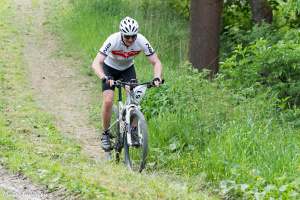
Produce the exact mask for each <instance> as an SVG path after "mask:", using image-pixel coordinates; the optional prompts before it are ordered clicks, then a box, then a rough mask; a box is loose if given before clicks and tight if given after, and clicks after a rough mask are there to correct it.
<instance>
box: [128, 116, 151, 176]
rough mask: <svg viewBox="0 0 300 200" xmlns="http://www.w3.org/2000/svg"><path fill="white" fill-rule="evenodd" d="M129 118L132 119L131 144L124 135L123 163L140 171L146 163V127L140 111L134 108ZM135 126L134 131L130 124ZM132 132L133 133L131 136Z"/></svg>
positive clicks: (133, 169)
mask: <svg viewBox="0 0 300 200" xmlns="http://www.w3.org/2000/svg"><path fill="white" fill-rule="evenodd" d="M130 119H131V121H132V124H131V128H130V129H129V130H128V131H131V133H130V134H131V139H132V142H131V144H130V143H129V142H128V138H127V137H126V136H124V153H125V164H126V165H127V166H128V168H129V169H131V170H132V171H137V172H142V170H143V169H144V168H145V165H146V158H147V154H148V129H147V124H146V120H145V118H144V115H143V114H142V112H141V111H139V110H135V111H133V112H132V114H131V116H130ZM133 123H135V125H134V126H136V127H135V128H134V129H135V130H134V132H133V131H132V125H133ZM132 134H135V136H134V137H133V135H132Z"/></svg>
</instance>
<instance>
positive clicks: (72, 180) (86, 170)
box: [0, 0, 213, 199]
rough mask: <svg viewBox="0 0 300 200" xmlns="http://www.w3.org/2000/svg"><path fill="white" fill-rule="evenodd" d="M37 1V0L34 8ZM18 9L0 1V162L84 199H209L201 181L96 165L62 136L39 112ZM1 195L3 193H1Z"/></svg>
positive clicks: (54, 188)
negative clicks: (28, 70)
mask: <svg viewBox="0 0 300 200" xmlns="http://www.w3.org/2000/svg"><path fill="white" fill-rule="evenodd" d="M35 2H36V1H33V3H35ZM13 10H15V7H14V4H13V3H12V2H10V1H7V0H2V1H1V2H0V11H1V12H0V18H1V24H0V26H1V29H0V54H1V57H0V82H1V84H0V92H1V96H0V110H1V112H0V162H1V164H2V165H4V166H5V167H6V168H8V169H9V170H10V171H12V172H14V173H16V172H18V173H22V174H24V175H25V176H26V177H28V178H30V179H31V180H32V181H33V182H35V183H39V184H42V185H45V186H47V188H48V190H49V191H56V190H58V189H59V188H65V189H67V192H65V194H66V195H67V194H72V195H76V196H77V195H78V197H80V198H83V199H121V198H122V199H153V198H155V199H183V198H185V199H210V198H213V197H211V196H209V195H207V194H203V193H202V192H201V189H202V188H200V186H201V181H199V180H195V182H188V183H185V180H184V179H183V178H180V177H176V176H172V177H171V178H170V177H168V176H166V175H164V174H159V175H158V174H155V173H152V174H148V175H142V174H133V173H131V172H129V171H128V170H127V169H125V168H124V167H123V166H122V165H114V164H113V163H98V162H95V161H93V160H90V159H89V158H87V157H86V156H85V155H83V154H82V153H81V148H80V146H79V145H78V144H77V143H76V142H75V141H73V140H72V139H70V138H67V137H65V136H64V135H62V134H61V133H60V132H59V131H58V130H57V128H56V127H55V125H54V119H53V117H52V116H51V115H49V114H47V113H45V112H44V111H42V110H40V108H39V107H38V106H37V103H36V102H35V100H34V97H33V95H32V91H31V87H30V83H29V81H28V79H27V74H28V72H27V69H26V67H24V66H26V65H25V62H24V58H23V54H22V47H23V45H24V44H23V40H22V30H20V29H19V28H18V27H16V26H17V23H15V21H14V18H13V17H14V15H15V13H14V12H13ZM2 193H3V192H2Z"/></svg>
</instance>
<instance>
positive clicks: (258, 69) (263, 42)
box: [221, 28, 300, 107]
mask: <svg viewBox="0 0 300 200" xmlns="http://www.w3.org/2000/svg"><path fill="white" fill-rule="evenodd" d="M258 29H259V28H258ZM268 37H269V38H267V39H266V38H259V39H257V40H254V41H253V42H252V43H250V45H249V46H245V47H244V46H242V45H238V46H237V47H236V48H235V50H234V52H233V54H232V55H231V56H229V57H228V58H226V59H225V61H224V62H223V63H222V65H221V70H222V73H224V74H225V76H226V77H227V78H228V79H230V80H231V81H230V82H228V83H229V84H230V87H231V88H235V90H241V89H245V88H249V87H253V86H255V87H257V86H258V87H257V88H259V89H261V88H271V89H272V91H274V92H276V93H277V94H278V97H279V99H280V100H281V102H286V105H287V106H289V107H292V106H294V105H297V106H299V105H300V97H299V96H300V92H299V91H300V67H299V66H300V59H299V54H300V45H299V44H300V43H299V37H300V32H298V31H292V30H291V31H289V32H287V33H286V34H284V35H283V38H282V39H281V40H279V41H276V39H274V38H275V37H276V36H274V37H272V36H268ZM272 39H274V40H273V41H272ZM274 41H276V42H275V43H274Z"/></svg>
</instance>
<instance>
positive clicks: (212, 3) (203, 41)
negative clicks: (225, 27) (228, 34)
mask: <svg viewBox="0 0 300 200" xmlns="http://www.w3.org/2000/svg"><path fill="white" fill-rule="evenodd" d="M222 7H223V1H222V0H191V4H190V12H191V19H190V47H189V58H190V62H191V63H192V65H193V66H194V67H195V68H198V69H204V68H206V69H209V70H211V72H212V73H211V75H213V74H216V73H217V72H218V69H219V64H218V62H219V59H218V57H219V34H220V24H221V12H222Z"/></svg>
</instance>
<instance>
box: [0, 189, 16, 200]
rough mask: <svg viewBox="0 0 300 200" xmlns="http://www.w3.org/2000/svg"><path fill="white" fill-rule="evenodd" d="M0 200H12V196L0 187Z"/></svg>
mask: <svg viewBox="0 0 300 200" xmlns="http://www.w3.org/2000/svg"><path fill="white" fill-rule="evenodd" d="M0 200H13V197H11V196H10V195H9V194H8V193H7V192H6V191H4V190H2V189H1V188H0Z"/></svg>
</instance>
